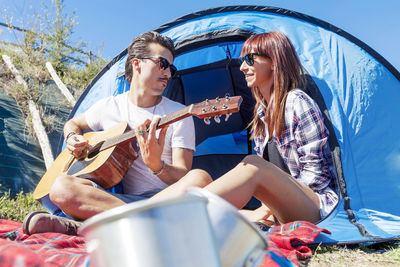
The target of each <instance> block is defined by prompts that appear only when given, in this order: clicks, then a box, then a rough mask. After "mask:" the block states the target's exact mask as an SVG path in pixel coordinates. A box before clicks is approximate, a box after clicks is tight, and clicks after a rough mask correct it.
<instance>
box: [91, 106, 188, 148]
mask: <svg viewBox="0 0 400 267" xmlns="http://www.w3.org/2000/svg"><path fill="white" fill-rule="evenodd" d="M192 109H193V104H192V105H189V106H187V107H185V108H183V109H180V110H178V111H175V112H173V113H171V114H168V115H166V116H164V117H161V119H160V121H159V123H158V125H157V129H159V128H162V127H163V126H165V125H168V124H171V123H174V122H176V121H179V120H182V119H184V118H187V117H190V116H192V113H191V111H192ZM134 138H136V133H135V130H134V129H133V130H130V131H127V132H126V133H123V134H121V135H119V136H116V137H112V138H109V139H107V140H105V141H104V143H103V144H102V145H101V148H100V149H99V151H102V150H105V149H107V148H110V147H113V146H116V145H118V144H120V143H123V142H126V141H129V140H132V139H134Z"/></svg>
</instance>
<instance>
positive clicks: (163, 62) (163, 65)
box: [140, 56, 177, 77]
mask: <svg viewBox="0 0 400 267" xmlns="http://www.w3.org/2000/svg"><path fill="white" fill-rule="evenodd" d="M140 59H157V60H158V64H159V65H160V68H161V69H163V70H166V69H168V68H169V71H170V72H171V77H172V76H174V75H175V73H176V72H177V68H176V67H175V66H174V65H173V64H169V62H168V60H167V59H166V58H163V57H156V56H151V57H142V58H140Z"/></svg>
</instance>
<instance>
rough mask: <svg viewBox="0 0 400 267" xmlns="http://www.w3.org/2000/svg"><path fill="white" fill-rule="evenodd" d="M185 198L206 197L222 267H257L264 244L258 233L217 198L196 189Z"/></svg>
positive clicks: (190, 191) (263, 251)
mask: <svg viewBox="0 0 400 267" xmlns="http://www.w3.org/2000/svg"><path fill="white" fill-rule="evenodd" d="M187 194H188V195H195V196H201V197H206V198H207V199H208V204H207V209H208V214H209V216H210V219H211V224H212V227H213V229H214V234H215V238H216V242H217V249H218V251H219V255H220V259H221V263H222V266H224V267H225V266H226V267H232V266H259V265H260V264H261V263H262V262H263V260H264V256H265V254H266V253H267V252H266V250H265V248H267V246H268V243H267V241H266V240H265V238H264V237H263V234H262V233H261V231H260V230H259V229H258V228H256V227H255V226H254V225H253V224H252V223H251V222H250V221H249V220H247V219H246V218H245V217H244V216H243V215H242V214H240V213H239V211H238V210H237V208H235V207H234V206H232V205H231V204H230V203H228V202H227V201H225V200H224V199H222V198H221V197H219V196H217V195H215V194H213V193H211V192H210V191H207V190H205V189H201V188H198V187H191V188H189V189H188V190H187Z"/></svg>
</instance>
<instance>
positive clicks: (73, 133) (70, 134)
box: [65, 132, 77, 142]
mask: <svg viewBox="0 0 400 267" xmlns="http://www.w3.org/2000/svg"><path fill="white" fill-rule="evenodd" d="M75 134H77V133H76V132H69V133H68V134H67V137H66V138H65V142H67V140H68V138H70V137H71V136H73V135H75Z"/></svg>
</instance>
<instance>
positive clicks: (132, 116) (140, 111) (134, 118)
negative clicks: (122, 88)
mask: <svg viewBox="0 0 400 267" xmlns="http://www.w3.org/2000/svg"><path fill="white" fill-rule="evenodd" d="M161 101H162V98H161V100H160V101H158V99H157V101H156V102H155V103H156V104H155V105H154V106H153V107H148V108H143V107H139V106H137V105H135V104H133V103H132V102H131V101H130V99H129V96H128V97H127V101H126V109H125V110H126V117H125V118H126V121H127V122H128V124H129V126H130V127H131V128H135V127H137V126H138V125H139V124H140V123H142V122H143V121H144V120H146V119H150V120H153V118H154V115H155V112H156V109H157V106H158V104H160V103H161ZM151 108H152V109H151ZM150 110H151V111H150ZM149 113H150V114H149Z"/></svg>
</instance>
